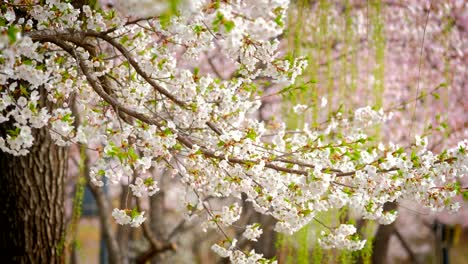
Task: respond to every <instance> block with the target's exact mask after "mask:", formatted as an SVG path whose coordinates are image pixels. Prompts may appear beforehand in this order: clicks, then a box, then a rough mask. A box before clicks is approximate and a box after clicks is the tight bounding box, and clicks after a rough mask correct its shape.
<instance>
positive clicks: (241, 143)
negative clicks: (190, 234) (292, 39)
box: [0, 0, 468, 263]
mask: <svg viewBox="0 0 468 264" xmlns="http://www.w3.org/2000/svg"><path fill="white" fill-rule="evenodd" d="M178 2H179V1H169V2H167V4H161V5H155V6H153V7H154V10H148V9H144V10H141V11H143V12H138V13H135V14H133V16H132V17H122V16H120V15H119V13H118V12H115V10H109V11H103V10H94V9H93V8H91V7H90V6H88V5H83V4H76V3H75V6H73V5H72V4H71V3H68V2H67V1H54V0H51V1H45V2H43V1H37V2H36V1H9V2H4V3H2V4H1V8H0V10H1V12H2V17H1V19H0V32H1V35H0V38H1V41H0V47H1V53H0V85H1V86H0V87H1V88H0V96H1V101H0V122H1V123H0V131H1V133H0V135H1V137H0V148H1V150H2V151H1V152H0V153H1V154H0V164H2V168H3V169H4V170H5V172H6V173H3V174H2V176H1V177H0V178H1V186H2V187H1V188H3V190H2V196H4V199H3V201H4V202H3V203H1V206H2V210H3V211H4V212H6V213H7V214H8V216H7V217H6V219H4V220H2V221H5V223H6V225H8V226H10V227H11V230H10V231H9V232H4V233H2V236H1V241H2V242H1V243H2V247H3V248H10V249H14V250H12V251H11V256H8V257H9V259H11V260H20V261H27V260H29V261H43V262H59V261H60V258H61V256H63V254H61V251H63V241H64V236H65V233H64V223H63V219H62V218H63V208H62V207H63V189H62V187H61V185H62V182H63V175H64V173H65V172H66V169H67V166H66V164H65V162H64V160H66V154H65V153H66V150H67V148H68V147H69V146H71V145H79V146H81V147H83V148H86V150H87V151H90V152H94V153H95V154H96V155H97V156H98V160H97V161H96V162H95V163H94V164H93V165H92V167H91V168H90V171H89V181H90V182H92V183H93V184H94V186H95V189H94V192H96V193H97V192H99V189H98V188H97V187H102V186H103V184H104V181H103V179H104V178H106V179H107V181H108V183H109V184H119V183H120V182H121V181H122V180H126V181H127V182H128V183H129V189H130V191H131V194H132V196H133V198H132V199H135V200H136V201H137V203H136V204H137V206H136V207H134V208H128V207H130V206H129V205H128V204H127V205H126V206H125V207H124V208H115V209H113V211H112V217H113V218H114V220H115V222H116V223H117V224H119V225H129V226H131V227H139V226H142V229H143V232H144V233H145V237H146V238H147V239H148V240H149V241H150V244H151V247H152V250H153V251H164V250H168V249H173V248H174V246H173V245H172V244H171V243H168V242H167V241H164V240H163V239H161V238H158V237H155V236H153V235H152V234H150V231H149V228H148V222H147V221H145V220H146V217H147V215H145V211H144V210H143V209H142V206H141V201H140V200H141V198H143V197H146V196H151V195H154V194H155V193H157V192H158V191H159V189H160V187H159V184H158V181H157V180H156V179H154V178H153V177H152V174H151V173H150V171H151V170H153V169H156V170H158V169H164V170H167V171H168V173H167V174H166V175H165V177H171V178H173V179H176V180H177V181H178V182H179V183H180V184H181V185H183V186H185V188H184V193H183V195H181V201H180V205H181V208H184V210H185V216H186V218H187V220H192V219H194V218H197V219H200V220H201V221H202V224H201V227H202V228H203V229H206V230H208V229H215V230H217V231H218V232H219V233H220V234H221V235H223V237H224V239H223V240H222V241H219V243H216V244H214V245H213V246H212V250H213V251H214V252H216V253H217V254H218V255H219V256H221V257H223V258H227V259H229V260H230V261H232V262H234V263H245V262H248V263H257V262H260V263H262V262H263V263H266V262H275V260H274V259H265V258H263V256H262V254H260V253H258V252H255V250H250V251H243V250H241V249H240V248H239V247H238V246H237V244H238V241H239V240H240V239H248V240H252V241H255V240H257V239H258V238H259V236H261V235H262V227H261V226H260V225H259V224H257V223H247V224H246V226H245V227H242V228H243V229H244V232H243V233H241V236H238V237H235V236H231V235H230V233H229V232H227V231H226V230H227V229H229V228H230V227H231V226H233V225H235V224H236V222H237V221H238V220H239V218H240V215H241V213H242V206H241V201H242V200H243V197H244V200H245V201H247V202H249V203H251V205H252V206H253V208H254V209H255V210H256V211H257V212H259V213H261V214H264V215H269V216H271V217H273V218H274V219H276V221H277V222H276V225H275V231H277V232H281V233H287V234H292V233H294V232H296V231H297V230H299V229H301V228H302V227H303V226H305V225H306V224H308V223H309V222H311V221H317V222H319V223H320V219H318V218H317V217H316V216H317V214H318V213H320V212H326V211H329V210H333V209H337V208H338V209H339V208H342V207H344V206H348V207H349V208H350V209H351V210H353V211H354V212H355V213H356V214H359V215H361V216H362V217H363V218H365V219H369V220H375V221H378V222H379V223H382V224H390V223H392V222H393V221H394V220H395V218H396V215H397V211H384V210H383V206H384V204H385V203H387V202H394V201H399V200H401V199H413V200H414V201H417V202H418V203H420V204H421V205H423V206H426V207H428V208H431V209H432V210H434V211H438V210H442V209H444V208H448V209H450V210H456V209H457V203H456V202H453V201H452V199H453V197H455V196H457V195H458V194H460V193H462V192H464V191H465V189H464V187H462V186H460V185H459V184H457V183H458V181H457V180H458V179H459V178H460V177H462V176H464V175H465V174H466V173H467V168H468V167H467V154H466V144H467V141H466V140H464V141H461V142H460V143H459V144H458V145H457V146H456V147H454V148H450V149H447V150H445V151H442V152H441V153H440V154H435V153H432V152H431V151H429V150H428V148H427V146H428V139H427V138H425V137H421V136H416V137H415V141H414V142H413V144H411V145H410V146H408V147H402V146H399V145H397V144H393V143H388V144H387V143H386V144H384V143H382V142H380V143H379V142H375V140H373V138H372V137H370V136H369V135H368V134H367V131H368V128H370V127H372V126H375V125H379V124H382V123H383V122H386V121H390V122H391V114H390V113H386V112H384V111H383V110H381V109H372V108H371V107H362V108H359V109H356V110H355V111H354V114H353V115H352V116H349V117H346V116H339V115H338V116H333V117H331V118H330V120H329V122H327V123H326V124H325V126H324V127H323V129H317V128H315V127H313V128H311V126H309V125H308V124H304V125H303V126H301V127H300V128H296V129H294V130H291V129H289V128H288V127H287V126H286V124H284V123H281V122H278V123H275V124H271V123H269V124H266V123H265V122H263V121H259V120H257V119H255V118H254V113H255V112H256V111H257V110H258V109H259V107H260V106H261V102H262V95H261V94H260V93H259V92H258V91H260V90H261V88H263V86H265V85H266V84H265V80H268V82H269V83H273V84H275V85H278V86H282V87H285V88H284V89H286V90H294V87H295V80H296V77H298V76H299V75H300V74H301V73H302V71H303V70H304V68H305V67H306V66H307V60H306V59H305V58H302V57H297V58H294V57H292V56H285V55H283V54H282V53H281V52H280V50H279V40H278V38H279V36H280V35H281V34H282V33H283V29H284V26H285V24H286V19H287V17H286V16H287V9H288V4H289V1H285V0H260V1H259V0H255V1H254V0H245V1H203V0H200V1H182V2H180V3H178ZM214 49H217V50H219V52H220V53H221V54H223V55H224V56H225V57H226V59H227V60H229V62H230V64H231V65H233V67H234V70H233V74H232V77H230V78H226V79H225V78H220V77H217V76H214V75H212V74H209V73H204V72H202V71H200V67H201V65H199V63H198V62H199V61H200V58H201V57H203V56H204V54H206V53H208V52H210V51H212V50H214ZM306 108H307V106H296V107H294V111H295V112H296V113H297V114H298V115H300V114H301V113H302V111H303V110H305V109H306ZM98 203H99V199H98ZM109 220H110V219H109V215H107V216H103V221H102V222H103V223H104V224H107V225H110V222H109ZM106 235H107V236H108V237H109V238H111V236H112V234H110V233H107V234H106ZM10 242H13V245H9V244H8V243H10ZM114 242H115V240H113V239H108V240H107V243H108V247H109V248H111V249H112V253H113V254H111V262H113V263H121V262H122V261H123V256H122V255H121V254H119V251H118V249H117V247H118V245H116V244H115V243H114ZM319 243H320V245H321V246H322V247H324V248H344V249H348V250H359V249H361V248H362V247H363V245H364V243H365V241H364V240H362V239H361V238H360V237H359V235H358V234H357V233H356V228H355V227H354V226H353V225H350V224H341V225H339V226H327V231H324V232H322V233H321V234H320V237H319Z"/></svg>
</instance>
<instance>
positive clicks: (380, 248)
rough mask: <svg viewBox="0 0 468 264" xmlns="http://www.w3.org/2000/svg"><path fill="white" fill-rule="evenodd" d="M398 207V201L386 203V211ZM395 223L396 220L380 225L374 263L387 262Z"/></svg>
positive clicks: (373, 256) (374, 250) (373, 257)
mask: <svg viewBox="0 0 468 264" xmlns="http://www.w3.org/2000/svg"><path fill="white" fill-rule="evenodd" d="M397 207H398V204H397V203H396V202H389V203H386V204H385V205H384V211H385V212H388V211H391V210H396V209H397ZM395 223H396V221H395V222H393V223H391V224H389V225H379V227H378V229H377V233H376V234H375V239H374V245H373V247H374V248H373V251H372V263H375V264H385V263H387V252H388V248H389V246H390V238H391V236H392V235H393V233H394V231H395Z"/></svg>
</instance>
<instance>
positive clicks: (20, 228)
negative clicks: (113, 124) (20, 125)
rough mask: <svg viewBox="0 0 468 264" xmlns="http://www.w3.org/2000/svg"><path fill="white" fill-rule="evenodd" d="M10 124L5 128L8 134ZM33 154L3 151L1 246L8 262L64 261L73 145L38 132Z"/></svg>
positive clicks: (0, 166)
mask: <svg viewBox="0 0 468 264" xmlns="http://www.w3.org/2000/svg"><path fill="white" fill-rule="evenodd" d="M5 128H6V127H5V125H3V126H2V127H0V130H3V131H1V134H4V131H5ZM34 136H35V143H34V146H33V147H32V148H31V149H30V153H29V154H28V155H27V156H22V157H15V156H13V155H10V154H7V153H4V152H2V151H0V171H1V173H0V201H1V203H0V211H1V212H2V217H1V218H0V223H1V228H2V231H1V232H0V233H1V234H0V250H1V252H3V253H2V261H4V262H5V263H59V262H62V258H63V257H64V254H63V245H64V242H65V237H64V236H65V233H64V190H63V182H64V177H65V175H66V172H67V149H66V148H62V147H58V146H56V145H54V143H53V142H52V140H51V138H50V136H49V133H48V131H47V129H39V130H36V131H34Z"/></svg>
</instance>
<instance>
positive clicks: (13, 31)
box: [7, 25, 20, 44]
mask: <svg viewBox="0 0 468 264" xmlns="http://www.w3.org/2000/svg"><path fill="white" fill-rule="evenodd" d="M19 31H20V30H19V29H18V28H17V27H16V26H14V25H10V26H9V27H8V30H7V35H8V39H9V40H10V44H13V43H15V42H16V34H17V33H18V32H19Z"/></svg>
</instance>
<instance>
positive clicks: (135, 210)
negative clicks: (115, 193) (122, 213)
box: [130, 207, 140, 219]
mask: <svg viewBox="0 0 468 264" xmlns="http://www.w3.org/2000/svg"><path fill="white" fill-rule="evenodd" d="M139 215H140V212H138V209H137V208H136V207H135V208H133V210H132V212H130V217H131V218H132V219H134V218H135V217H137V216H139Z"/></svg>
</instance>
